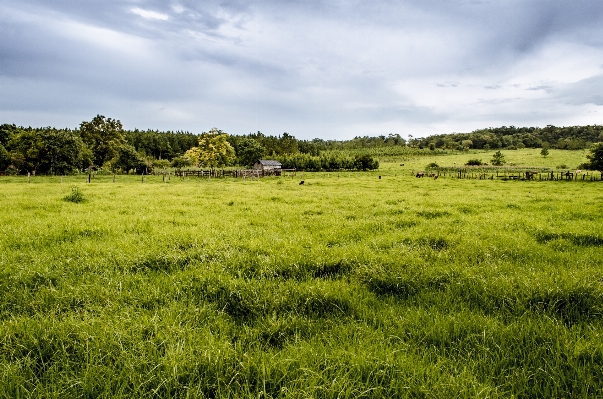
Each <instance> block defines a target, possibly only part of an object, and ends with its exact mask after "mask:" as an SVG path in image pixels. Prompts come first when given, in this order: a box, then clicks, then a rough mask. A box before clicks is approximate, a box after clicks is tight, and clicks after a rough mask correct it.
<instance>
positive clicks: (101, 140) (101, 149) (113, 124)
mask: <svg viewBox="0 0 603 399" xmlns="http://www.w3.org/2000/svg"><path fill="white" fill-rule="evenodd" d="M80 135H81V136H82V140H84V143H86V145H87V146H88V147H89V148H90V149H91V150H92V154H93V161H94V164H95V165H97V166H102V165H103V164H104V163H105V162H107V161H108V160H110V159H111V158H113V157H114V156H115V155H116V154H117V150H118V149H119V147H120V146H121V145H122V144H125V142H126V139H125V132H124V129H123V126H122V124H121V122H120V121H119V120H117V119H111V118H106V119H105V117H104V116H103V115H96V116H95V117H94V119H92V121H90V122H82V123H81V124H80Z"/></svg>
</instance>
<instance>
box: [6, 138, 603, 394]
mask: <svg viewBox="0 0 603 399" xmlns="http://www.w3.org/2000/svg"><path fill="white" fill-rule="evenodd" d="M505 155H507V153H505ZM583 155H584V154H583V152H582V151H579V152H563V151H551V155H550V157H548V159H544V158H542V157H539V156H537V153H536V152H535V150H523V151H516V152H513V153H509V156H508V158H509V160H512V159H516V161H517V164H527V165H535V163H536V162H544V163H547V164H550V165H551V167H555V164H558V163H567V164H568V165H571V166H570V167H572V166H574V165H573V163H579V162H584V160H582V158H583ZM479 156H480V154H475V153H470V154H456V155H448V156H444V155H442V156H437V157H433V159H431V158H430V157H417V158H409V159H400V160H397V161H396V162H391V163H383V162H382V164H381V168H380V170H378V171H374V172H351V173H347V172H345V173H333V172H331V173H304V174H303V177H302V174H301V173H298V175H297V176H294V177H269V178H263V179H260V180H241V179H239V180H236V179H233V178H225V179H211V180H208V179H198V178H190V179H186V180H181V179H176V178H173V177H172V178H171V179H170V180H169V181H168V182H165V183H164V182H163V181H162V177H161V176H148V177H147V178H146V182H145V183H144V184H142V183H141V177H140V176H117V181H116V182H115V183H113V181H112V179H113V177H112V176H100V175H99V176H96V177H95V179H93V180H92V182H91V183H90V184H88V183H86V177H85V176H84V175H80V176H69V177H66V178H64V179H63V182H62V183H61V178H59V177H34V178H32V180H31V183H29V184H28V183H27V177H23V176H15V177H0V209H2V212H1V213H0V226H2V228H1V231H0V248H2V251H1V252H0V319H1V323H0V397H7V398H8V397H10V398H17V397H44V398H65V397H69V398H70V397H73V398H98V397H123V398H125V397H142V398H145V397H149V398H150V397H153V398H156V397H161V398H168V397H170V398H171V397H183V398H184V397H187V398H241V397H248V398H251V397H254V398H258V397H260V398H271V397H272V398H276V397H283V398H309V397H312V398H346V397H354V398H360V397H367V398H391V397H401V398H404V397H409V398H442V397H446V398H465V397H471V398H498V397H505V398H507V397H515V398H536V397H546V398H549V397H584V398H586V397H588V398H592V397H603V336H602V335H603V334H602V332H603V319H602V317H601V316H602V314H603V313H602V312H603V286H602V283H603V269H602V268H601V263H602V262H601V255H602V254H603V224H602V223H601V214H602V213H603V201H602V200H603V183H601V182H587V181H573V182H568V181H502V180H471V179H460V180H459V179H454V178H450V177H447V178H440V179H438V180H433V179H429V178H424V179H417V178H415V177H412V176H411V174H410V171H411V170H412V169H415V170H416V169H421V168H424V167H425V165H426V164H427V163H429V162H437V163H438V164H452V163H453V162H458V163H461V162H465V161H466V159H470V158H479ZM489 156H490V155H489V154H484V156H483V158H484V160H485V161H486V160H488V159H489ZM400 163H404V164H405V166H404V167H402V166H400ZM379 176H381V178H379ZM302 179H303V180H304V181H305V184H304V185H299V182H300V180H302ZM73 187H77V192H78V193H79V194H81V196H83V199H85V200H84V201H83V202H79V203H76V202H71V201H65V200H64V199H65V197H68V196H69V195H71V194H72V193H73V191H72V188H73Z"/></svg>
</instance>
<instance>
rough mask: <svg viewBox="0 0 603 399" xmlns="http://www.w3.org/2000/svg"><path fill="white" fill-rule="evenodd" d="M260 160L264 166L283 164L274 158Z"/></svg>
mask: <svg viewBox="0 0 603 399" xmlns="http://www.w3.org/2000/svg"><path fill="white" fill-rule="evenodd" d="M258 162H259V163H261V164H262V165H263V166H283V164H282V163H280V162H279V161H275V160H273V159H260V160H259V161H258Z"/></svg>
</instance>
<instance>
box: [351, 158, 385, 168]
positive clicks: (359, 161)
mask: <svg viewBox="0 0 603 399" xmlns="http://www.w3.org/2000/svg"><path fill="white" fill-rule="evenodd" d="M354 166H355V167H356V169H358V170H375V169H379V161H377V160H375V159H373V157H371V156H369V155H356V159H355V160H354Z"/></svg>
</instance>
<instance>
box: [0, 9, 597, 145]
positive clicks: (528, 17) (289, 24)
mask: <svg viewBox="0 0 603 399" xmlns="http://www.w3.org/2000/svg"><path fill="white" fill-rule="evenodd" d="M96 114H102V115H105V116H107V117H112V118H115V119H119V120H121V121H122V123H123V124H124V127H126V128H128V129H133V128H135V127H136V128H139V129H145V130H146V129H160V130H188V131H192V132H195V133H200V132H202V131H207V130H209V129H211V128H212V127H217V128H219V129H222V130H224V131H226V132H228V133H232V134H247V133H249V132H256V131H258V130H259V131H262V132H263V133H265V134H272V135H278V134H282V133H283V132H288V133H290V134H293V135H294V136H296V137H297V138H304V139H312V138H315V137H320V138H325V139H348V138H353V137H354V136H358V135H360V136H364V135H371V136H373V135H380V134H385V135H387V134H389V133H398V134H401V135H402V136H403V137H406V136H408V135H409V134H411V135H413V136H415V137H416V136H426V135H429V134H440V133H452V132H469V131H472V130H474V129H478V128H482V127H489V126H502V125H507V126H509V125H515V126H545V125H547V124H553V125H558V126H569V125H585V124H603V1H602V0H584V1H583V0H566V1H560V0H557V1H556V0H506V1H505V0H497V1H488V0H484V1H479V0H475V1H469V0H467V1H460V0H459V1H452V0H409V1H383V0H371V1H368V0H367V1H362V0H350V1H343V0H331V1H319V0H305V1H304V0H299V1H285V0H263V1H239V0H234V1H226V2H221V1H214V0H204V1H191V0H174V1H171V0H165V1H159V0H0V123H16V124H17V125H24V126H56V127H71V128H73V127H77V126H78V125H79V124H80V122H82V121H84V120H91V119H92V118H93V117H94V116H95V115H96Z"/></svg>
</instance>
